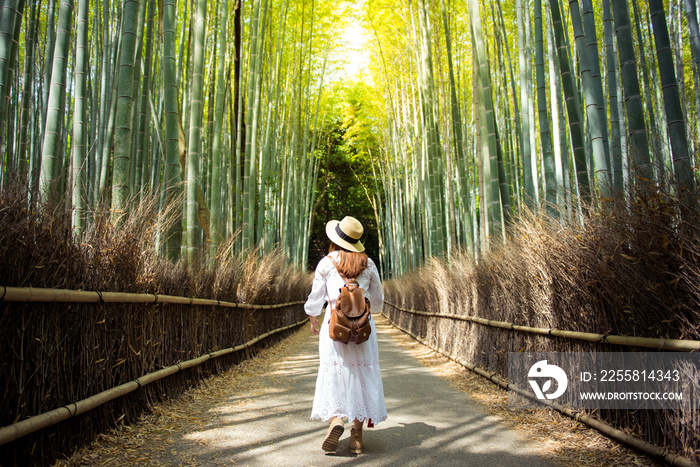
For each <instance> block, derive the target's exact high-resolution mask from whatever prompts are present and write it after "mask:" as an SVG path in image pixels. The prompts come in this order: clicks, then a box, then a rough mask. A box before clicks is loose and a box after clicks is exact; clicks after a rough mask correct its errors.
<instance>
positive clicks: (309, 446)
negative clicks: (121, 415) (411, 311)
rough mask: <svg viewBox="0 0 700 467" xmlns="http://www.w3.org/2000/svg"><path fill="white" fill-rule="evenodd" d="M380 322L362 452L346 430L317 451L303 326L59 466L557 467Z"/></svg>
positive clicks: (309, 341) (312, 359)
mask: <svg viewBox="0 0 700 467" xmlns="http://www.w3.org/2000/svg"><path fill="white" fill-rule="evenodd" d="M376 321H377V329H378V338H379V352H380V362H381V367H382V377H383V381H384V392H385V396H386V402H387V409H388V413H389V418H388V419H387V420H386V421H384V422H382V423H381V424H379V425H377V426H376V427H375V428H371V429H365V431H364V441H365V452H364V454H361V455H358V456H356V455H353V454H351V453H350V451H349V446H348V442H349V441H348V440H349V435H350V424H349V423H347V424H346V431H345V433H344V434H343V436H342V437H341V440H340V445H339V449H338V452H337V453H334V454H326V453H324V452H323V451H322V450H321V443H322V438H323V436H324V435H325V431H326V426H327V425H326V424H325V423H322V422H319V421H310V420H309V416H310V411H311V404H312V399H313V393H314V385H315V380H316V371H317V369H318V347H317V343H318V341H317V338H314V337H313V336H311V334H310V333H309V332H308V329H307V327H304V329H303V330H300V331H299V332H297V333H295V334H293V335H292V336H291V337H290V338H288V339H286V340H285V341H284V342H283V343H281V344H279V345H276V346H274V347H273V348H270V349H267V350H265V351H263V352H262V353H261V355H260V356H258V357H256V358H255V359H253V360H252V361H251V362H249V363H248V364H244V365H241V366H239V367H237V368H236V369H234V370H232V371H230V372H229V373H227V374H226V375H224V376H222V377H218V378H213V379H212V380H210V381H209V382H208V383H207V385H206V387H202V388H198V389H197V390H193V391H190V392H189V393H188V394H186V395H185V396H183V397H182V398H180V399H179V400H178V401H175V402H174V403H173V404H169V405H165V406H163V407H159V408H157V409H156V413H155V414H154V415H150V416H148V417H146V419H145V420H144V421H143V423H139V424H138V425H136V426H134V427H124V428H123V429H122V430H121V431H119V432H115V433H112V434H109V435H102V436H101V437H100V439H99V440H98V441H97V442H96V443H94V444H93V446H91V447H90V448H85V449H83V450H81V451H80V452H78V453H76V454H75V455H74V456H73V457H72V458H71V459H69V460H66V461H62V462H60V463H59V464H58V465H124V464H131V465H134V463H136V464H138V465H152V466H161V465H256V466H257V465H264V466H273V465H293V466H296V465H304V466H316V465H319V466H320V465H341V464H357V465H365V464H366V465H377V466H379V465H396V466H411V465H413V466H420V465H436V466H438V465H439V466H444V465H460V466H468V465H474V466H477V465H478V466H488V465H499V466H507V465H533V466H538V465H541V466H545V465H553V464H552V463H551V461H550V460H547V459H545V458H543V457H540V456H538V451H537V449H536V447H535V446H533V443H532V442H529V443H528V442H527V441H526V440H525V439H524V438H523V437H522V436H521V434H520V432H518V431H516V430H513V429H510V428H506V427H505V426H504V425H503V424H501V423H499V419H498V418H497V417H495V416H493V415H488V414H486V413H485V412H483V409H482V408H481V407H483V406H480V405H479V404H477V403H475V402H474V401H473V400H472V399H471V398H470V397H469V396H468V395H466V394H465V393H464V392H463V391H460V390H459V389H458V388H456V387H455V386H454V385H451V384H449V383H448V382H447V381H446V380H445V379H443V378H440V377H439V376H437V375H436V374H435V373H434V372H432V371H431V370H429V369H428V368H426V367H425V366H423V365H421V364H420V363H419V362H418V361H417V360H416V359H415V358H414V357H413V356H411V354H410V352H409V350H410V349H407V348H406V346H405V345H403V346H402V345H399V344H398V343H397V342H396V341H397V338H396V334H398V331H396V330H394V329H393V328H391V326H390V325H389V324H388V321H387V320H386V319H384V318H383V317H380V316H379V317H376ZM416 345H418V344H416ZM540 452H541V451H540Z"/></svg>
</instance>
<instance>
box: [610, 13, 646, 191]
mask: <svg viewBox="0 0 700 467" xmlns="http://www.w3.org/2000/svg"><path fill="white" fill-rule="evenodd" d="M612 12H613V21H614V24H615V36H616V38H617V53H618V57H619V60H620V80H621V81H622V88H623V91H624V96H625V109H626V113H627V128H628V130H627V131H628V135H627V139H628V141H629V151H630V153H631V155H632V161H633V162H634V166H635V169H636V170H639V176H640V177H641V178H642V182H643V183H649V182H651V181H652V180H653V175H652V167H651V161H650V157H649V144H648V140H647V131H646V125H645V123H644V106H643V105H642V98H641V94H640V89H639V78H638V75H637V60H636V56H635V51H634V40H633V39H632V29H631V24H630V14H629V7H628V6H627V0H615V1H614V2H612Z"/></svg>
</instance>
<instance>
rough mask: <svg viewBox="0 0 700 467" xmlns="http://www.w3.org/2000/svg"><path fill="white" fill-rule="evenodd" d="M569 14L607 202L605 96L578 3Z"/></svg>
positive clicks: (571, 5) (574, 0)
mask: <svg viewBox="0 0 700 467" xmlns="http://www.w3.org/2000/svg"><path fill="white" fill-rule="evenodd" d="M569 12H570V14H571V24H572V26H573V30H574V38H575V44H576V55H577V56H578V64H579V67H580V70H579V73H580V75H581V81H582V85H583V91H584V99H585V110H586V117H587V119H588V120H587V121H588V127H587V130H588V132H589V133H590V135H591V145H592V147H593V160H594V173H595V175H596V182H597V184H598V190H599V191H600V194H601V196H602V197H604V198H610V189H611V186H612V179H611V178H610V172H609V170H608V157H607V154H608V150H607V149H606V145H607V141H606V140H605V138H604V136H603V127H604V126H606V125H607V123H606V122H605V121H604V120H602V121H601V118H600V117H601V114H600V113H599V111H598V110H599V108H601V107H603V106H604V105H605V104H604V103H603V102H598V97H600V98H602V96H603V92H602V90H601V91H600V92H597V91H596V89H595V88H596V85H597V82H596V81H594V78H593V76H591V75H592V70H591V68H592V66H591V65H590V63H589V62H590V60H589V58H590V57H589V51H588V45H587V44H586V38H585V36H584V32H583V20H582V19H581V12H580V10H579V5H578V0H569Z"/></svg>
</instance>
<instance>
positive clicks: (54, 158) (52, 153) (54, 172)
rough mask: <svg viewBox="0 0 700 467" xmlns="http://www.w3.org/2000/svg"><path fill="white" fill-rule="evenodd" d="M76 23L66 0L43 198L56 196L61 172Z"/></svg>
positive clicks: (45, 150)
mask: <svg viewBox="0 0 700 467" xmlns="http://www.w3.org/2000/svg"><path fill="white" fill-rule="evenodd" d="M72 24H73V2H72V0H66V1H64V2H61V7H60V9H59V12H58V30H57V33H56V46H55V47H54V54H53V61H52V62H53V68H52V70H51V88H50V91H49V96H48V104H47V106H46V108H47V112H46V124H45V130H44V141H43V146H42V151H41V175H40V179H39V193H40V196H41V199H42V200H48V199H50V198H51V197H52V196H53V193H52V192H53V191H54V190H55V188H56V187H55V186H54V185H55V184H56V182H57V181H58V179H59V177H60V174H59V171H58V164H59V162H58V161H59V158H61V157H63V156H62V155H61V154H59V149H60V147H61V131H62V127H63V125H62V121H63V110H64V109H63V105H62V102H63V101H64V99H65V89H66V69H67V67H68V60H67V59H68V51H69V50H70V31H71V30H72Z"/></svg>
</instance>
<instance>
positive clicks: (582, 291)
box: [385, 193, 700, 460]
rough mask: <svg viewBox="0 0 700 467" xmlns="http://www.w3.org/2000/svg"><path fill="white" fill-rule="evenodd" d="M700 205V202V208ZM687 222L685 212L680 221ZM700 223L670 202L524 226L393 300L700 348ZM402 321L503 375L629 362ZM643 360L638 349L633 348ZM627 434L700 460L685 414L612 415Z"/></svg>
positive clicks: (447, 325)
mask: <svg viewBox="0 0 700 467" xmlns="http://www.w3.org/2000/svg"><path fill="white" fill-rule="evenodd" d="M694 206H697V203H695V204H694ZM679 213H683V216H682V217H679ZM698 226H700V212H699V211H698V210H696V209H694V208H692V207H691V206H688V205H687V204H685V203H682V202H681V201H680V200H679V199H677V198H675V197H674V196H672V195H669V194H659V193H656V194H653V195H646V196H643V197H639V198H638V199H636V200H635V201H634V202H633V203H630V204H629V205H627V206H624V205H615V204H613V203H612V202H610V203H609V205H606V206H605V208H604V209H601V211H599V212H591V213H588V215H587V216H586V218H585V220H584V222H583V223H582V224H580V223H573V224H567V223H561V222H555V221H552V220H551V219H550V218H548V217H546V216H540V217H535V216H524V217H523V218H522V219H521V220H520V221H519V222H517V223H515V224H513V225H512V226H511V227H510V229H509V233H508V239H507V240H506V241H504V242H503V243H502V244H501V245H497V246H495V247H494V248H493V249H492V250H491V251H489V252H486V253H484V254H483V255H482V258H481V259H480V261H479V262H476V261H475V260H474V259H473V258H472V257H471V256H469V255H466V254H464V253H456V254H454V255H453V257H452V258H451V260H450V261H449V263H446V262H444V261H441V260H431V261H429V262H428V264H426V265H425V266H424V267H423V268H421V269H419V270H417V271H415V273H413V274H411V275H410V276H405V277H403V278H400V279H397V280H392V281H389V282H387V283H386V284H385V293H386V297H387V301H389V302H392V303H395V304H396V305H398V306H400V307H402V308H407V309H416V310H424V311H430V312H439V313H455V314H462V315H465V316H479V317H483V318H487V319H493V320H499V321H506V322H511V323H516V324H519V325H526V326H533V327H540V328H557V329H567V330H574V331H582V332H593V333H601V334H606V333H608V334H617V335H628V336H639V337H660V338H673V339H693V340H698V339H700V326H699V325H698V323H700V229H698ZM386 312H387V314H388V316H389V317H390V319H391V320H392V321H394V322H396V323H397V324H398V325H399V326H400V327H402V328H404V329H408V330H409V331H411V332H412V333H414V334H415V335H417V336H419V337H420V338H421V339H424V340H426V341H427V342H428V343H430V345H432V346H435V347H436V348H440V349H442V350H443V351H445V352H446V353H448V354H451V355H458V356H460V357H462V358H464V359H465V360H466V361H468V362H470V363H472V364H475V365H476V366H479V367H481V368H484V369H487V370H489V371H491V372H496V373H497V374H499V375H501V376H505V375H507V361H508V352H518V351H542V352H546V351H550V352H562V351H620V350H621V349H620V348H619V347H614V346H612V345H609V344H598V343H587V342H577V341H571V340H566V339H559V338H550V337H546V336H536V335H531V334H525V333H518V332H511V331H508V330H504V329H496V328H489V327H486V326H481V325H478V324H473V323H467V322H454V321H451V320H445V319H440V318H426V317H421V316H417V315H410V314H408V313H400V312H398V311H396V310H394V309H393V308H391V307H388V308H387V311H386ZM627 350H631V351H633V350H634V349H627ZM598 416H599V417H600V418H601V419H603V420H604V421H606V422H608V423H610V424H612V425H613V426H615V427H617V428H620V429H623V430H625V429H630V428H634V430H635V431H637V432H639V433H643V437H644V439H645V440H647V441H649V442H652V443H654V444H657V445H660V446H668V447H670V448H671V449H672V450H674V451H676V452H679V453H680V454H682V455H684V456H686V457H689V458H691V459H695V460H698V459H700V456H699V454H700V438H698V437H697V436H695V433H697V432H699V431H700V419H698V418H697V417H694V416H690V417H688V416H686V415H684V414H683V413H680V412H676V411H638V412H632V411H621V410H617V411H615V410H608V411H601V412H600V413H599V414H598Z"/></svg>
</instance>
